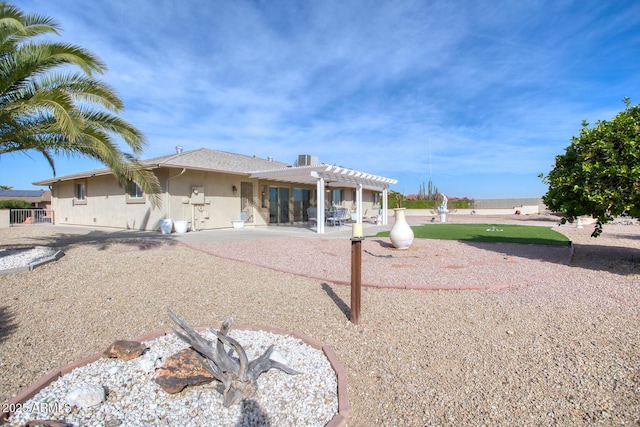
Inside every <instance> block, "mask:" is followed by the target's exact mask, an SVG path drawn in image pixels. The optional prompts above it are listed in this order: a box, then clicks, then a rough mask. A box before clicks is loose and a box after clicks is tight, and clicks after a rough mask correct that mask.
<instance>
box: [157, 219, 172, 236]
mask: <svg viewBox="0 0 640 427" xmlns="http://www.w3.org/2000/svg"><path fill="white" fill-rule="evenodd" d="M172 228H173V221H172V220H170V219H161V220H160V232H161V233H162V234H171V229H172Z"/></svg>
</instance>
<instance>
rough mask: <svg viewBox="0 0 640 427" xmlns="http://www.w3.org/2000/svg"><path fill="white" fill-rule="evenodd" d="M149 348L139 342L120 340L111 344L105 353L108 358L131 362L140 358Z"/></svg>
mask: <svg viewBox="0 0 640 427" xmlns="http://www.w3.org/2000/svg"><path fill="white" fill-rule="evenodd" d="M146 349H147V347H146V346H145V345H143V344H141V343H139V342H137V341H125V340H118V341H116V342H114V343H113V344H111V345H110V346H109V348H108V349H106V350H105V351H104V353H102V354H104V355H105V356H107V357H117V358H119V359H122V360H125V361H126V360H131V359H135V358H136V357H138V356H140V355H141V354H142V353H144V351H145V350H146Z"/></svg>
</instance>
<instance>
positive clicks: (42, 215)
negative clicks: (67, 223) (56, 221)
mask: <svg viewBox="0 0 640 427" xmlns="http://www.w3.org/2000/svg"><path fill="white" fill-rule="evenodd" d="M9 222H10V224H11V225H29V224H53V210H50V209H11V212H10V213H9Z"/></svg>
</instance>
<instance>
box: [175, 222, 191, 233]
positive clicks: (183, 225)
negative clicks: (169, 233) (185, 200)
mask: <svg viewBox="0 0 640 427" xmlns="http://www.w3.org/2000/svg"><path fill="white" fill-rule="evenodd" d="M173 225H174V227H175V228H176V233H186V232H187V230H188V229H189V221H175V222H174V223H173Z"/></svg>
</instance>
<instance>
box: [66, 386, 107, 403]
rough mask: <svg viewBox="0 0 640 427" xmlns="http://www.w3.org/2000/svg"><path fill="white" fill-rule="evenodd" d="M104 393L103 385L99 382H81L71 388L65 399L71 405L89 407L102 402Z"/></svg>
mask: <svg viewBox="0 0 640 427" xmlns="http://www.w3.org/2000/svg"><path fill="white" fill-rule="evenodd" d="M105 399H106V395H105V392H104V387H102V386H101V385H99V384H83V385H81V386H80V387H78V388H75V389H73V390H72V391H70V392H69V394H67V396H66V401H67V403H68V404H69V405H71V406H77V407H79V408H89V407H91V406H95V405H99V404H101V403H102V402H104V401H105Z"/></svg>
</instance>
